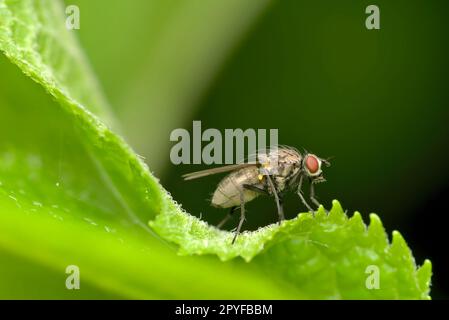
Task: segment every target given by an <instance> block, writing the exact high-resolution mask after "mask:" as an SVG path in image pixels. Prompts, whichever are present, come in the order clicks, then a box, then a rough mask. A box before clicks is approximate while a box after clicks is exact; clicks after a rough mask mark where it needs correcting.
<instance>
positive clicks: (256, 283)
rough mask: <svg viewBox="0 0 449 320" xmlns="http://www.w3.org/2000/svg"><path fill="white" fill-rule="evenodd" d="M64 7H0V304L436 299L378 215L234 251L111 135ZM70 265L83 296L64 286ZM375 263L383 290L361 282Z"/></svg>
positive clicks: (334, 217)
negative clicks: (74, 300) (35, 301)
mask: <svg viewBox="0 0 449 320" xmlns="http://www.w3.org/2000/svg"><path fill="white" fill-rule="evenodd" d="M62 13H63V10H62V7H61V6H60V5H59V2H57V1H50V0H46V1H32V0H27V1H12V0H11V1H5V0H0V50H1V52H2V53H3V55H2V56H1V57H0V70H1V77H0V88H1V91H0V108H1V112H2V113H1V117H0V134H1V136H0V137H1V138H0V164H1V165H0V262H2V263H1V267H0V270H1V271H2V277H5V278H6V280H4V281H0V293H1V294H2V295H4V296H2V297H4V298H8V297H15V298H31V297H39V298H55V297H63V298H72V297H73V298H90V297H97V298H100V297H103V298H253V299H257V298H327V299H332V298H414V299H419V298H428V293H429V285H430V276H431V264H430V262H428V261H426V262H425V263H424V265H423V266H422V267H421V268H420V269H418V270H417V269H416V266H415V262H414V260H413V257H412V255H411V252H410V250H409V248H408V247H407V245H406V243H405V241H404V239H403V238H402V237H401V236H400V234H399V233H398V232H394V233H393V241H392V244H391V245H390V244H389V243H388V240H387V238H386V234H385V231H384V229H383V227H382V224H381V222H380V219H379V218H378V217H377V216H375V215H371V223H370V226H369V227H368V228H366V227H365V225H364V224H363V221H362V219H361V216H360V214H358V213H355V214H354V216H353V217H351V218H350V219H348V218H347V216H346V214H345V213H344V212H343V210H342V208H341V206H340V205H339V204H338V202H334V204H333V208H332V210H331V211H330V213H329V214H327V213H326V212H325V211H324V209H323V208H320V210H319V211H318V212H317V213H316V215H315V216H313V215H312V214H310V213H303V214H300V215H298V217H296V218H295V219H292V220H290V221H286V222H283V223H282V224H281V225H270V226H267V227H264V228H261V229H259V230H257V231H254V232H244V233H243V234H242V235H241V236H239V237H238V240H237V242H236V244H235V245H231V244H230V242H231V238H232V236H233V234H231V233H229V232H225V231H220V230H217V229H216V228H214V227H212V226H209V225H208V224H206V223H205V222H203V221H201V220H199V219H197V218H195V217H193V216H190V215H189V214H187V213H185V212H184V211H183V210H182V209H181V208H180V207H179V206H178V205H177V204H176V203H175V202H174V201H173V200H172V199H171V197H170V196H169V194H168V193H167V192H166V191H165V190H164V189H163V188H162V186H161V185H160V184H159V182H158V181H157V179H156V178H155V177H153V175H152V174H151V173H150V172H149V170H148V168H147V167H146V165H145V164H144V162H143V161H142V160H141V159H140V158H139V157H138V156H137V155H136V154H135V153H134V152H133V151H132V150H131V149H130V147H129V146H128V145H127V144H126V143H125V142H124V141H123V139H122V138H121V137H120V136H118V135H116V134H115V133H113V132H112V131H111V129H110V127H108V125H110V126H115V122H114V120H113V117H112V116H111V115H110V113H109V111H108V110H109V107H108V105H107V103H106V102H105V99H104V98H103V95H102V94H101V91H100V90H99V88H98V86H97V85H95V79H94V77H93V75H92V72H91V71H90V68H89V66H88V65H87V63H86V60H85V58H83V56H82V54H81V52H80V50H79V49H78V46H77V44H76V42H75V40H74V38H73V37H72V36H71V34H70V32H69V31H67V30H66V29H65V28H64V21H63V15H62ZM32 80H33V81H32ZM100 117H101V118H103V117H106V118H105V119H107V120H105V121H107V123H108V125H106V124H105V123H103V121H102V120H100ZM148 224H149V225H150V226H151V228H149V227H148ZM177 249H179V250H178V251H179V253H181V254H182V255H184V256H183V257H181V256H178V255H176V250H177ZM204 254H209V256H198V255H204ZM185 255H189V256H188V257H187V256H185ZM215 256H218V257H219V258H220V259H221V260H223V261H220V260H219V259H216V258H215ZM237 257H242V258H243V259H244V260H241V259H234V260H232V261H227V262H224V261H225V260H230V259H231V258H237ZM244 261H247V263H245V262H244ZM67 265H77V266H79V268H80V272H81V277H82V288H83V289H81V290H79V291H70V292H69V291H68V290H66V289H65V286H64V283H65V277H66V276H67V275H66V274H65V267H66V266H67ZM368 266H376V267H377V268H378V269H379V271H380V288H379V289H368V288H367V287H366V280H367V277H368V275H367V274H366V268H367V267H368ZM217 275H219V276H217ZM236 286H238V290H236ZM37 288H38V289H37ZM45 288H47V289H45Z"/></svg>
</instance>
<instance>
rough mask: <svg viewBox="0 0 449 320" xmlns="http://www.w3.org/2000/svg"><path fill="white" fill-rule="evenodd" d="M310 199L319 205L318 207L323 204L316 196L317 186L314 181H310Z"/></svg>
mask: <svg viewBox="0 0 449 320" xmlns="http://www.w3.org/2000/svg"><path fill="white" fill-rule="evenodd" d="M310 201H312V202H313V203H314V204H315V205H316V206H317V208H319V207H320V205H321V204H320V202H319V201H318V200H317V199H316V198H315V186H314V184H313V182H312V181H311V182H310Z"/></svg>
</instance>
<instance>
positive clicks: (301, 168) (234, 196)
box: [182, 146, 330, 243]
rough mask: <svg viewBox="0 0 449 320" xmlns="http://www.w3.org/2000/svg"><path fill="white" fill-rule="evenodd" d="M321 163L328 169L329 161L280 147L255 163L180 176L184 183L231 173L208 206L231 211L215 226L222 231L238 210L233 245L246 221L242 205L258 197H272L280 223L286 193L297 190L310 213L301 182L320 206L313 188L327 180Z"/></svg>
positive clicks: (221, 183) (311, 198)
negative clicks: (308, 183) (305, 183)
mask: <svg viewBox="0 0 449 320" xmlns="http://www.w3.org/2000/svg"><path fill="white" fill-rule="evenodd" d="M322 164H324V165H326V166H329V165H330V163H329V162H328V160H325V159H322V158H320V157H318V156H317V155H315V154H312V153H308V152H304V154H301V153H300V152H299V151H298V150H296V149H294V148H292V147H287V146H279V147H277V148H274V149H271V150H268V151H267V152H265V153H261V154H259V156H258V158H257V161H254V162H252V163H241V164H234V165H227V166H223V167H218V168H213V169H207V170H202V171H197V172H192V173H188V174H185V175H183V176H182V177H183V178H184V179H185V180H192V179H197V178H201V177H205V176H209V175H213V174H218V173H225V172H230V173H229V174H228V175H227V176H226V177H224V178H223V179H222V180H221V182H220V183H219V184H218V186H217V188H216V190H215V192H214V194H213V196H212V200H211V204H212V206H214V207H218V208H230V212H229V213H228V215H227V216H226V217H225V218H224V219H223V220H222V221H221V222H220V223H219V224H218V225H217V227H218V228H221V227H222V226H223V225H224V224H225V223H226V222H227V221H228V220H229V219H230V218H231V216H232V214H233V213H234V212H235V211H236V210H237V209H238V208H240V221H239V223H238V226H237V229H236V232H235V236H234V238H233V240H232V243H234V242H235V239H236V238H237V236H238V234H239V233H240V230H241V227H242V224H243V221H244V220H245V203H247V202H249V201H251V200H253V199H255V198H256V197H258V196H260V195H268V196H271V197H273V198H274V200H275V202H276V206H277V211H278V216H279V223H280V222H281V221H282V220H284V219H285V217H284V211H283V207H282V198H283V195H284V194H285V192H286V191H288V190H296V192H297V194H298V196H299V197H300V199H301V201H302V203H303V204H304V205H305V206H306V207H307V209H308V210H309V211H311V212H314V211H313V209H312V207H311V206H310V205H309V204H308V203H307V201H306V199H305V198H304V195H303V192H302V185H303V180H305V179H307V180H309V182H310V195H309V197H310V200H311V201H312V203H313V204H314V205H316V206H317V207H319V206H320V203H319V202H318V200H317V199H316V197H315V189H314V185H315V184H316V183H319V182H324V181H326V180H325V179H324V177H323V172H322V169H321V167H322Z"/></svg>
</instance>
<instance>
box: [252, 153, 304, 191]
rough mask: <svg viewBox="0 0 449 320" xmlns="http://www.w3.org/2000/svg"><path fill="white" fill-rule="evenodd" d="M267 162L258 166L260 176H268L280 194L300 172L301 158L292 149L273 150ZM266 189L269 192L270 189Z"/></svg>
mask: <svg viewBox="0 0 449 320" xmlns="http://www.w3.org/2000/svg"><path fill="white" fill-rule="evenodd" d="M267 160H268V161H266V162H262V163H261V164H260V171H261V174H270V175H271V176H272V177H273V179H274V180H275V185H276V187H277V190H278V191H280V192H282V191H284V190H285V189H286V188H287V187H288V186H289V185H290V184H291V183H292V181H294V180H295V177H297V175H298V174H299V172H300V170H301V162H302V156H301V154H300V153H299V152H298V151H296V150H295V149H292V148H284V147H282V148H278V149H275V150H273V151H271V152H270V154H269V157H268V158H267ZM267 189H268V191H269V192H270V188H267ZM270 193H271V192H270Z"/></svg>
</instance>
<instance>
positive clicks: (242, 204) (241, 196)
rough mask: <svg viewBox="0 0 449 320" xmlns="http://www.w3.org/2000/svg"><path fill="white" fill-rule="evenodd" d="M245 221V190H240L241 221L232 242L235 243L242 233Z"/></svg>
mask: <svg viewBox="0 0 449 320" xmlns="http://www.w3.org/2000/svg"><path fill="white" fill-rule="evenodd" d="M243 221H245V198H244V196H243V190H240V221H239V225H238V226H237V230H236V231H235V235H234V238H233V239H232V244H234V242H235V239H237V236H238V235H239V233H240V229H241V228H242V224H243Z"/></svg>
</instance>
